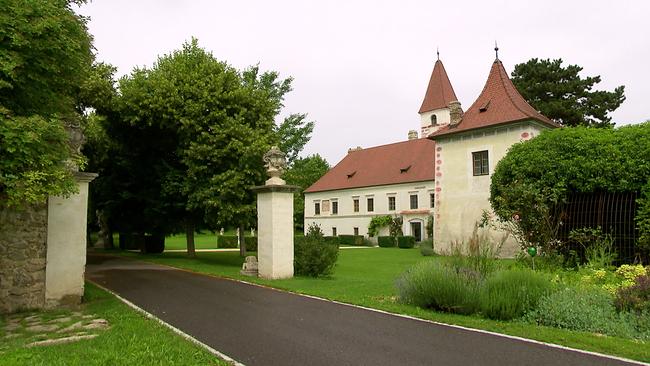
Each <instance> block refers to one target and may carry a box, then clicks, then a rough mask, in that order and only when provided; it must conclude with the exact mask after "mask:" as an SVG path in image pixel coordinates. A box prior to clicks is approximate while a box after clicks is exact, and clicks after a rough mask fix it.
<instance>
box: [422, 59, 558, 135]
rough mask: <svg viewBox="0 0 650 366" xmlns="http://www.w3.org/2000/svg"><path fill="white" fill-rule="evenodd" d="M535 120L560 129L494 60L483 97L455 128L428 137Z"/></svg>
mask: <svg viewBox="0 0 650 366" xmlns="http://www.w3.org/2000/svg"><path fill="white" fill-rule="evenodd" d="M530 119H533V120H536V121H538V122H541V123H543V124H545V125H548V126H551V127H560V125H558V124H557V123H555V122H553V121H551V120H550V119H548V118H547V117H545V116H543V115H542V114H541V113H539V112H537V111H536V110H535V108H533V107H532V106H531V105H530V104H528V102H526V100H525V99H524V97H522V96H521V94H519V92H518V91H517V89H516V88H515V86H514V84H512V81H511V80H510V78H508V73H507V72H506V70H505V69H504V68H503V64H502V63H501V61H500V60H498V59H497V60H495V61H494V63H493V64H492V69H491V70H490V75H489V76H488V79H487V81H486V82H485V86H484V87H483V91H482V92H481V95H479V97H478V98H477V99H476V101H475V102H474V104H472V106H471V107H469V109H468V110H467V111H466V112H465V113H464V114H463V118H462V119H461V121H460V123H458V124H457V125H456V126H455V127H451V126H444V127H442V128H441V129H439V130H438V131H436V132H435V133H433V134H431V135H430V136H429V137H430V138H434V139H435V137H436V136H441V135H449V134H453V133H458V132H463V131H468V130H474V129H478V128H483V127H489V126H493V125H500V124H503V123H508V122H515V121H522V120H530Z"/></svg>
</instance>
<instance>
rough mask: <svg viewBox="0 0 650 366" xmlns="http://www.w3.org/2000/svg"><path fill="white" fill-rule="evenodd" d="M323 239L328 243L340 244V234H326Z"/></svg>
mask: <svg viewBox="0 0 650 366" xmlns="http://www.w3.org/2000/svg"><path fill="white" fill-rule="evenodd" d="M323 239H324V240H325V241H326V242H327V243H328V244H332V245H336V246H338V245H339V237H338V236H324V237H323Z"/></svg>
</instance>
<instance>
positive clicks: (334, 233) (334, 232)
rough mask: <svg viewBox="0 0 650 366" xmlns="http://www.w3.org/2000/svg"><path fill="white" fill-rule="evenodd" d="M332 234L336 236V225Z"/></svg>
mask: <svg viewBox="0 0 650 366" xmlns="http://www.w3.org/2000/svg"><path fill="white" fill-rule="evenodd" d="M332 236H336V228H335V227H333V228H332Z"/></svg>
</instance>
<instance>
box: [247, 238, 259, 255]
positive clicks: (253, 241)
mask: <svg viewBox="0 0 650 366" xmlns="http://www.w3.org/2000/svg"><path fill="white" fill-rule="evenodd" d="M244 242H246V251H248V252H257V236H245V237H244Z"/></svg>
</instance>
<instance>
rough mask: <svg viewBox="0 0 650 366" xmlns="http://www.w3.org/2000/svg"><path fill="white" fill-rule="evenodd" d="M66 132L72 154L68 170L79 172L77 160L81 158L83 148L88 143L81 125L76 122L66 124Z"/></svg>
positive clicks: (67, 162)
mask: <svg viewBox="0 0 650 366" xmlns="http://www.w3.org/2000/svg"><path fill="white" fill-rule="evenodd" d="M64 128H65V132H66V133H67V134H68V146H69V147H70V151H71V152H72V157H71V158H70V159H69V160H68V161H66V165H67V167H68V169H70V170H71V171H73V172H78V171H79V165H78V164H77V160H78V159H79V157H81V156H82V155H81V147H82V146H83V144H84V143H85V142H86V137H85V136H84V134H83V131H82V130H81V124H80V123H79V122H76V121H65V122H64Z"/></svg>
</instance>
